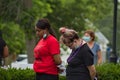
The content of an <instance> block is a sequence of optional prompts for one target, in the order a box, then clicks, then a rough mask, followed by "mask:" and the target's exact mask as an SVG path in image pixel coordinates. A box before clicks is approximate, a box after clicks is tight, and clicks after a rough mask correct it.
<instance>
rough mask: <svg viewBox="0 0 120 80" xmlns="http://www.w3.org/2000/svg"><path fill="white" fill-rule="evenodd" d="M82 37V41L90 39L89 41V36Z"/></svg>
mask: <svg viewBox="0 0 120 80" xmlns="http://www.w3.org/2000/svg"><path fill="white" fill-rule="evenodd" d="M82 39H83V40H84V41H86V42H90V41H91V39H90V36H83V38H82Z"/></svg>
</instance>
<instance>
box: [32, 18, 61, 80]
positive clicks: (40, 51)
mask: <svg viewBox="0 0 120 80" xmlns="http://www.w3.org/2000/svg"><path fill="white" fill-rule="evenodd" d="M35 30H36V34H37V35H38V36H39V38H40V40H39V41H38V43H37V45H36V46H35V48H34V57H35V61H34V65H33V68H34V71H35V72H36V80H59V77H58V68H57V65H59V64H61V58H60V46H59V42H58V40H57V39H56V37H55V35H54V33H53V31H52V29H51V26H50V23H49V21H48V20H47V19H40V20H38V22H37V24H36V26H35Z"/></svg>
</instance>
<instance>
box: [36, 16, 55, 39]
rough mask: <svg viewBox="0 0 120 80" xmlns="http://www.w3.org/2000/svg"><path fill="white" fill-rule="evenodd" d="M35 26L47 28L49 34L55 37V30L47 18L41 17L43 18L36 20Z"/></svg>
mask: <svg viewBox="0 0 120 80" xmlns="http://www.w3.org/2000/svg"><path fill="white" fill-rule="evenodd" d="M36 27H37V28H39V29H48V31H49V33H50V34H51V35H53V36H54V37H56V36H55V32H54V31H53V29H52V28H51V25H50V23H49V20H48V19H46V18H43V19H40V20H38V22H37V23H36Z"/></svg>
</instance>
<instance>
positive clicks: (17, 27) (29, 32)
mask: <svg viewBox="0 0 120 80" xmlns="http://www.w3.org/2000/svg"><path fill="white" fill-rule="evenodd" d="M0 11H1V12H0V30H1V32H2V34H3V35H2V36H3V39H4V40H5V41H6V43H7V45H8V47H9V51H10V55H9V57H7V58H6V59H5V65H11V63H13V62H16V60H17V58H18V57H19V56H20V55H22V54H24V55H27V57H26V56H24V57H25V58H26V59H27V61H26V60H25V61H26V63H29V64H32V63H33V60H34V58H33V48H34V46H35V44H36V42H37V40H38V39H37V37H36V34H35V30H34V27H35V23H36V21H37V20H38V19H40V18H48V19H49V20H50V22H51V26H52V27H53V29H54V30H55V32H56V35H57V38H58V40H59V37H60V34H59V31H58V30H59V28H60V27H63V26H68V28H72V29H75V30H76V31H78V32H79V35H80V37H81V36H82V35H83V32H84V30H86V29H93V30H94V31H95V33H96V37H97V39H96V41H97V42H98V43H99V44H100V46H101V49H102V52H103V54H102V55H103V62H107V61H108V57H109V55H108V54H107V53H109V51H111V50H112V46H113V18H114V0H0ZM117 22H118V23H117V31H116V36H117V38H116V43H117V44H116V54H117V56H118V57H119V56H120V45H119V44H120V37H119V35H120V32H119V31H120V27H119V26H120V23H119V22H120V0H118V6H117ZM69 51H70V50H69V49H68V48H66V47H65V46H61V56H62V60H63V62H64V63H65V64H66V58H67V57H68V55H69ZM25 58H24V59H25Z"/></svg>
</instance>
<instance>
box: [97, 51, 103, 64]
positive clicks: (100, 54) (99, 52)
mask: <svg viewBox="0 0 120 80" xmlns="http://www.w3.org/2000/svg"><path fill="white" fill-rule="evenodd" d="M97 55H98V61H97V64H98V65H99V64H101V63H102V53H101V51H98V53H97Z"/></svg>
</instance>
